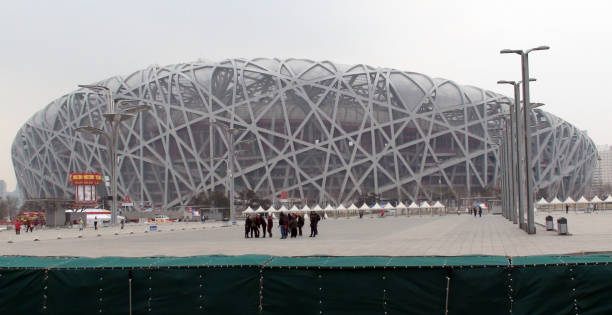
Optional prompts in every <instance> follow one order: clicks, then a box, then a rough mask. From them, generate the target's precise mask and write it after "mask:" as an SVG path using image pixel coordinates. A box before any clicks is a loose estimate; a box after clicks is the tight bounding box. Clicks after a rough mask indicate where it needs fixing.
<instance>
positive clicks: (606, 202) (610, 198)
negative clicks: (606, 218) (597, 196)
mask: <svg viewBox="0 0 612 315" xmlns="http://www.w3.org/2000/svg"><path fill="white" fill-rule="evenodd" d="M603 202H604V210H605V209H607V207H606V204H608V203H612V196H610V195H608V198H606V199H604V201H603Z"/></svg>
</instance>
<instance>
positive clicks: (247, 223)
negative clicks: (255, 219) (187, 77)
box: [244, 214, 251, 238]
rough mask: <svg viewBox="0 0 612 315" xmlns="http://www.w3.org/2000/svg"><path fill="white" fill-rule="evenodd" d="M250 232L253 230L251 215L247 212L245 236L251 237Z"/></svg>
mask: <svg viewBox="0 0 612 315" xmlns="http://www.w3.org/2000/svg"><path fill="white" fill-rule="evenodd" d="M249 232H251V216H250V215H248V214H247V217H246V219H245V220H244V238H249Z"/></svg>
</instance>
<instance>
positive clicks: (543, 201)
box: [536, 197, 548, 205]
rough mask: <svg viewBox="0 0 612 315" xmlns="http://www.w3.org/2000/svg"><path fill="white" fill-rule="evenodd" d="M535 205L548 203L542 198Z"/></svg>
mask: <svg viewBox="0 0 612 315" xmlns="http://www.w3.org/2000/svg"><path fill="white" fill-rule="evenodd" d="M536 204H538V205H547V204H548V201H546V199H544V197H542V199H540V200H538V202H536Z"/></svg>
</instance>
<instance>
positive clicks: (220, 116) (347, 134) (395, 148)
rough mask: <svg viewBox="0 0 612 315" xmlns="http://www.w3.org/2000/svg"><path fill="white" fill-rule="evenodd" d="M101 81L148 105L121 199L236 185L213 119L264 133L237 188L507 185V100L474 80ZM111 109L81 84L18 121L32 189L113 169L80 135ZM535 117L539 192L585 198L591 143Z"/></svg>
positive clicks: (346, 197)
mask: <svg viewBox="0 0 612 315" xmlns="http://www.w3.org/2000/svg"><path fill="white" fill-rule="evenodd" d="M96 84H101V85H106V86H108V87H110V88H111V89H112V90H113V94H114V95H118V96H119V97H123V98H130V99H138V100H141V101H142V102H143V103H146V104H150V105H153V107H154V108H153V110H152V111H150V112H147V113H143V114H142V115H141V116H140V117H139V118H137V119H135V120H133V121H129V122H126V123H124V124H123V125H122V127H121V130H120V143H119V148H120V160H119V163H120V166H119V168H120V176H119V195H127V194H129V195H130V197H131V199H132V200H136V201H141V202H151V203H153V204H156V205H162V206H173V205H182V204H186V203H188V202H189V200H190V199H191V198H192V197H194V196H195V195H197V194H200V193H208V192H211V191H213V190H220V189H225V188H226V187H228V185H229V181H228V180H227V175H228V174H227V171H226V170H227V165H225V162H224V159H223V156H224V155H225V154H227V152H228V147H229V146H228V143H227V142H228V141H227V137H225V136H224V135H225V134H224V130H223V128H222V127H223V126H219V124H225V125H227V126H229V127H235V128H238V129H244V130H242V131H241V132H240V133H239V134H238V135H236V136H235V137H234V138H235V140H236V142H235V143H239V142H240V141H242V140H246V139H256V141H255V142H253V143H251V144H249V145H238V147H237V148H236V149H237V152H241V151H242V153H240V154H236V155H235V156H232V157H231V160H232V161H233V163H234V174H233V175H234V180H235V185H236V190H237V191H238V192H240V191H242V190H244V189H251V190H253V191H255V192H257V193H258V194H259V195H260V196H267V197H269V198H278V197H279V195H280V192H281V191H287V192H288V195H289V197H294V198H300V199H306V200H309V201H311V202H317V203H324V202H330V203H333V204H338V203H340V202H349V201H350V202H352V201H354V200H355V199H356V198H358V197H359V196H360V195H362V194H366V193H376V194H380V195H381V196H382V197H383V198H389V199H401V200H412V201H415V200H422V199H428V200H432V199H436V200H438V199H441V200H450V199H461V198H466V197H470V196H478V195H482V194H492V193H494V192H495V190H496V189H498V186H499V165H498V163H499V162H498V161H499V160H498V145H497V144H496V143H495V141H496V140H495V139H494V138H495V137H496V135H497V133H498V131H494V130H498V129H499V128H500V127H501V126H502V124H501V121H502V119H503V115H504V113H505V112H507V110H508V106H507V105H505V104H508V103H509V102H511V100H510V99H508V98H507V97H505V96H503V95H500V94H496V93H493V92H490V91H485V90H482V89H480V88H477V87H471V86H460V85H458V84H456V83H455V82H453V81H449V80H444V79H432V78H430V77H428V76H426V75H423V74H420V73H414V72H404V71H398V70H394V69H387V68H375V67H371V66H368V65H354V66H345V65H339V64H334V63H332V62H329V61H322V62H314V61H310V60H303V59H287V60H278V59H263V58H262V59H253V60H246V59H230V60H225V61H222V62H208V61H198V62H195V63H183V64H176V65H169V66H165V67H158V66H151V67H149V68H147V69H144V70H141V71H137V72H135V73H133V74H131V75H129V76H127V77H125V78H122V77H113V78H110V79H108V80H105V81H101V82H97V83H96ZM105 104H106V100H105V99H104V98H103V96H100V95H97V94H94V93H91V92H89V91H87V90H82V89H80V90H76V91H74V92H72V93H70V94H67V95H64V96H63V97H61V98H59V99H57V100H55V101H53V102H52V103H51V104H49V105H48V106H47V107H46V108H45V109H43V110H42V111H40V112H39V113H37V114H36V115H34V117H32V118H31V119H30V120H29V121H28V122H27V123H26V124H25V125H24V126H23V127H22V128H21V129H20V131H19V132H18V134H17V137H16V139H15V141H14V143H13V147H12V157H13V163H14V167H15V172H16V175H17V180H18V185H19V188H20V189H21V190H23V192H24V193H25V195H26V196H28V197H29V198H39V197H50V196H54V197H55V196H66V197H69V196H71V195H72V193H73V192H72V188H71V187H70V183H69V181H68V173H69V172H71V171H101V172H103V173H105V174H109V173H110V172H109V163H108V160H109V157H108V153H107V152H106V150H105V148H106V143H105V142H104V141H105V140H104V139H103V138H96V137H94V136H89V135H83V134H78V133H77V132H75V131H74V129H75V128H76V127H79V126H85V125H87V126H94V127H103V128H108V127H109V126H104V124H105V122H104V119H103V117H102V113H103V112H104V108H105ZM532 116H533V122H534V124H535V126H534V128H536V129H537V130H536V131H535V132H534V136H533V137H534V139H535V140H534V141H532V142H533V145H534V148H535V149H534V151H533V152H537V154H534V155H537V158H535V159H534V160H533V161H532V163H533V166H534V168H535V169H536V171H535V172H534V173H535V176H536V177H537V180H536V182H537V184H538V187H539V189H540V190H541V192H543V193H545V194H546V195H547V196H552V195H561V196H567V195H571V196H574V197H575V196H578V195H580V194H582V193H584V191H585V183H587V182H589V179H590V177H591V176H592V171H593V168H594V165H595V162H596V150H595V146H594V145H593V143H592V141H591V140H590V139H589V138H588V137H587V136H586V134H585V133H583V132H581V131H579V130H577V129H576V128H575V127H573V126H572V125H570V124H568V123H567V122H565V121H563V120H561V119H559V118H557V117H555V116H553V115H550V114H548V113H546V112H543V111H540V110H535V111H534V112H533V115H532ZM211 120H214V121H216V123H214V124H211Z"/></svg>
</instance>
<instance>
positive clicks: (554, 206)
mask: <svg viewBox="0 0 612 315" xmlns="http://www.w3.org/2000/svg"><path fill="white" fill-rule="evenodd" d="M549 204H550V207H549V209H551V210H557V209H558V208H559V206H562V205H563V202H562V201H561V200H559V198H557V197H555V198H553V200H551V201H550V202H549Z"/></svg>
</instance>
